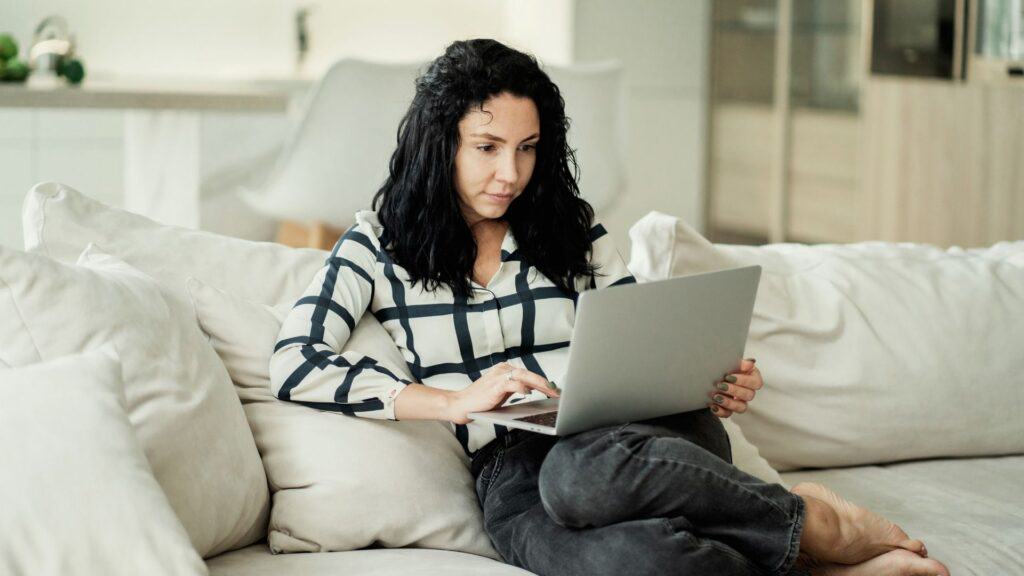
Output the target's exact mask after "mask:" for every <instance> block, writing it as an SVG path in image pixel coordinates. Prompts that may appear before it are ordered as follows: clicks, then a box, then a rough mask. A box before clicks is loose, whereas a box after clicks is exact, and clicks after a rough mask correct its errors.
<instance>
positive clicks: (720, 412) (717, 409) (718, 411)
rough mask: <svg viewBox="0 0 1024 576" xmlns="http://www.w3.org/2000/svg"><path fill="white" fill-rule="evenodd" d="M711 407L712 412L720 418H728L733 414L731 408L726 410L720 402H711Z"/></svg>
mask: <svg viewBox="0 0 1024 576" xmlns="http://www.w3.org/2000/svg"><path fill="white" fill-rule="evenodd" d="M710 407H711V413H712V414H714V415H715V416H718V417H719V418H728V417H729V416H732V411H731V410H726V409H725V408H723V407H721V406H719V405H718V404H711V405H710Z"/></svg>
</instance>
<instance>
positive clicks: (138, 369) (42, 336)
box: [0, 246, 269, 557]
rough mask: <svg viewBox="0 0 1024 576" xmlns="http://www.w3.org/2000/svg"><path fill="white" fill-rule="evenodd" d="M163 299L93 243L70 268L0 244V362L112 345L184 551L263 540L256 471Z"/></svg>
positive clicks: (204, 364) (185, 313) (237, 423)
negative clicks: (185, 538)
mask: <svg viewBox="0 0 1024 576" xmlns="http://www.w3.org/2000/svg"><path fill="white" fill-rule="evenodd" d="M164 296H165V295H164V293H163V292H162V291H161V288H160V286H159V285H158V284H157V283H155V282H154V281H153V280H152V279H151V278H149V277H148V276H146V275H145V274H143V273H142V272H140V271H138V270H136V269H134V268H132V267H131V266H129V265H127V264H125V263H124V262H122V261H120V260H118V259H116V258H114V257H112V256H108V255H105V254H103V253H101V252H99V251H98V250H96V249H95V248H94V247H91V246H90V247H89V248H88V249H87V250H86V251H85V252H84V253H83V254H82V257H81V260H80V265H66V264H62V263H60V262H57V261H55V260H53V259H51V258H48V257H46V256H43V255H40V254H30V253H25V252H18V251H13V250H9V249H5V248H3V247H0V307H2V309H0V331H2V332H3V334H2V335H0V344H2V345H4V346H5V347H7V346H10V348H9V351H10V353H0V356H3V357H4V358H5V360H6V361H8V362H10V363H12V364H13V365H15V366H20V365H23V364H24V363H25V361H26V360H31V359H32V358H36V359H39V360H49V359H53V358H57V357H60V356H64V355H67V354H73V353H77V352H80V351H82V350H85V349H88V348H91V347H94V346H96V345H98V344H101V343H105V342H109V343H112V344H113V345H114V346H116V347H117V349H118V350H119V351H120V353H121V359H122V362H123V365H124V380H125V396H126V398H127V406H128V414H129V418H130V420H131V422H132V425H133V426H134V427H135V431H136V434H137V436H138V438H139V440H140V443H141V445H142V447H143V449H144V450H145V453H146V456H147V458H148V459H149V463H150V465H151V466H152V468H153V472H154V475H155V477H156V479H157V481H158V482H159V483H160V485H161V486H162V487H163V490H164V492H165V493H166V494H167V497H168V499H169V501H170V503H171V506H172V508H173V509H174V511H175V512H176V513H177V515H178V517H179V518H180V519H181V522H182V524H184V526H185V529H186V530H187V532H188V534H189V537H190V538H191V540H192V544H193V545H194V547H195V548H196V549H197V550H198V551H199V553H200V554H201V555H203V556H204V557H205V556H212V555H215V554H218V553H220V552H223V551H227V550H232V549H235V548H239V547H241V546H244V545H247V544H250V543H252V542H256V541H258V540H260V539H261V538H263V536H264V530H265V527H266V519H267V516H268V515H269V496H268V491H267V484H266V475H265V474H264V471H263V466H262V463H261V462H260V459H259V453H258V452H257V450H256V445H255V442H254V441H253V437H252V433H251V432H250V431H249V426H248V424H247V422H246V420H245V414H244V412H243V410H242V407H241V404H240V403H239V401H238V398H237V396H236V395H235V393H234V390H233V387H232V385H231V380H230V378H229V376H228V374H227V372H226V371H225V369H224V365H223V363H221V361H220V359H219V358H218V356H217V354H216V352H214V350H213V348H212V347H211V346H210V344H209V342H208V341H207V339H206V338H205V336H204V335H203V334H202V332H201V331H200V330H199V327H198V326H197V325H196V322H195V318H194V314H193V313H192V310H191V308H190V307H189V306H188V305H187V303H184V302H180V301H179V300H178V299H175V298H165V297H164ZM3 352H7V350H4V351H3Z"/></svg>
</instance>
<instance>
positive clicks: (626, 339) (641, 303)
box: [467, 266, 761, 436]
mask: <svg viewBox="0 0 1024 576" xmlns="http://www.w3.org/2000/svg"><path fill="white" fill-rule="evenodd" d="M760 279H761V267H760V266H747V267H743V268H735V269H732V270H721V271H718V272H709V273H705V274H693V275H690V276H682V277H679V278H672V279H669V280H661V281H658V282H647V283H644V284H625V285H622V286H615V287H611V288H605V289H603V290H588V291H586V292H583V293H582V294H580V296H579V300H578V301H577V306H576V325H575V328H574V329H573V334H572V341H571V342H570V344H569V364H568V367H567V369H566V373H565V376H564V378H563V381H562V382H556V384H557V385H558V386H559V388H560V389H561V396H560V398H546V399H543V400H538V401H533V402H524V403H522V404H512V405H509V406H505V407H502V408H498V409H496V410H490V411H487V412H471V413H469V414H467V417H469V418H470V419H472V420H476V421H482V422H493V423H495V424H501V425H503V426H507V427H509V428H522V429H524V430H530V431H533V432H540V433H542V434H551V435H555V436H564V435H567V434H575V433H577V432H583V431H585V430H591V429H593V428H597V427H600V426H608V425H613V424H623V423H626V422H635V421H637V420H646V419H648V418H656V417H658V416H665V415H668V414H676V413H679V412H687V411H690V410H696V409H698V408H703V407H705V406H706V405H707V404H708V402H709V401H710V398H709V397H708V392H709V391H710V390H712V389H714V386H715V383H716V382H718V381H719V380H721V379H722V377H723V376H724V375H725V374H727V373H729V372H730V371H732V370H735V369H737V368H738V367H739V365H740V361H741V360H742V358H743V348H744V345H745V344H746V341H747V331H748V330H749V329H750V317H751V314H752V313H753V310H754V297H755V296H756V294H757V284H758V282H759V281H760Z"/></svg>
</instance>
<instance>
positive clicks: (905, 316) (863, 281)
mask: <svg viewBox="0 0 1024 576" xmlns="http://www.w3.org/2000/svg"><path fill="white" fill-rule="evenodd" d="M630 235H631V237H632V238H633V253H632V258H631V264H630V267H631V269H632V270H633V271H634V273H635V274H637V275H638V277H641V278H647V279H657V278H667V277H671V276H679V275H683V274H691V273H697V272H705V271H712V270H719V269H723V268H732V267H736V266H743V265H748V264H759V265H761V266H762V276H761V284H760V286H759V288H758V293H757V301H756V303H755V305H754V317H753V320H752V322H751V326H750V336H749V341H748V344H747V355H748V356H753V357H756V358H757V359H758V366H759V367H760V369H761V370H762V373H763V374H764V378H765V388H764V390H762V391H761V392H760V393H759V394H758V396H757V399H756V400H755V401H754V402H753V403H752V404H751V408H750V411H749V412H748V413H746V414H742V415H738V416H737V417H736V418H737V423H738V424H739V425H740V427H741V428H742V429H743V432H744V433H745V434H746V435H747V437H748V438H749V439H750V440H751V441H752V442H753V443H754V444H755V445H757V446H758V448H759V449H760V451H761V454H762V455H764V456H765V457H766V458H767V459H768V460H769V462H771V463H772V464H773V465H774V466H775V467H776V468H777V469H793V468H798V467H832V466H851V465H858V464H867V463H882V462H893V461H898V460H906V459H913V458H929V457H940V456H977V455H998V454H1019V453H1024V419H1022V418H1020V414H1021V412H1022V410H1024V370H1021V363H1022V362H1024V352H1022V350H1024V348H1022V346H1021V343H1022V342H1024V322H1021V321H1020V319H1021V318H1024V242H1003V243H1000V244H997V245H995V246H992V247H990V248H985V249H972V250H963V249H960V248H950V249H949V250H943V249H940V248H937V247H934V246H927V245H915V244H893V243H884V242H865V243H859V244H848V245H816V246H807V245H802V244H774V245H769V246H762V247H754V246H730V245H723V244H718V245H713V244H711V243H709V242H708V241H707V240H705V239H704V238H702V237H701V236H700V235H699V234H698V233H697V232H695V231H694V230H693V229H692V228H690V227H689V226H687V225H686V224H685V223H684V222H682V221H681V220H679V219H677V218H674V217H671V216H667V215H664V214H659V213H656V212H655V213H651V214H649V215H648V216H646V217H645V218H643V219H642V220H640V221H639V222H637V223H636V224H635V225H634V227H633V229H632V230H631V231H630Z"/></svg>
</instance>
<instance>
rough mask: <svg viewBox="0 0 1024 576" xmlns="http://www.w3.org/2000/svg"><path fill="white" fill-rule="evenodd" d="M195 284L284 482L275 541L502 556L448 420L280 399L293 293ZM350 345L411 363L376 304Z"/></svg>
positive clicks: (286, 548) (279, 486)
mask: <svg viewBox="0 0 1024 576" xmlns="http://www.w3.org/2000/svg"><path fill="white" fill-rule="evenodd" d="M188 288H189V291H190V292H191V294H192V298H193V302H194V303H195V307H196V313H197V316H198V320H199V323H200V325H201V326H202V328H203V330H204V331H205V332H206V333H207V334H209V336H210V341H211V343H212V344H213V346H214V348H215V349H216V350H217V352H218V353H219V354H220V355H221V358H222V359H223V361H224V364H225V365H226V366H227V367H228V372H229V373H230V374H231V377H232V379H233V380H234V382H235V385H236V387H237V389H238V394H239V397H241V398H242V402H243V404H244V406H245V410H246V413H247V415H248V417H249V423H250V425H251V426H252V430H253V434H254V435H255V437H256V444H257V446H259V449H260V453H261V454H262V456H263V463H264V465H265V467H266V470H267V477H268V478H269V480H270V485H271V490H272V491H273V492H274V497H273V499H274V504H273V507H272V509H271V515H270V536H269V540H270V548H271V550H273V551H274V552H313V551H316V552H326V551H339V550H353V549H357V548H364V547H366V546H370V545H371V544H374V543H376V544H380V545H382V546H385V547H403V546H416V547H422V548H440V549H445V550H457V551H462V552H469V553H473V554H478V555H482V556H487V557H490V558H496V559H497V558H499V556H498V554H497V553H496V552H495V551H494V549H493V547H492V546H491V543H490V540H489V539H488V537H487V535H486V534H485V533H484V531H483V521H482V516H481V512H480V505H479V504H478V503H477V499H476V492H475V491H474V487H473V478H472V476H471V475H470V473H469V470H468V462H467V461H466V459H465V455H464V454H463V452H462V449H461V447H460V446H459V444H458V442H457V441H456V440H455V436H454V434H453V433H452V430H451V429H450V428H449V426H447V425H446V424H445V423H442V422H437V421H382V420H370V419H364V418H354V417H351V416H345V415H342V414H336V413H330V412H321V411H318V410H313V409H311V408H307V407H305V406H300V405H298V404H292V403H289V402H283V401H280V400H278V399H277V398H275V397H274V395H273V394H272V393H271V392H270V380H269V379H270V376H269V371H268V370H269V364H270V355H271V352H272V351H273V347H274V343H275V340H276V339H277V335H278V333H279V332H280V329H281V323H282V321H283V320H284V317H285V315H286V314H287V313H288V310H289V309H290V308H291V306H292V304H293V303H292V302H287V303H284V304H282V305H280V306H278V307H271V306H267V305H262V304H258V303H254V302H249V301H246V300H244V299H242V298H239V297H237V296H234V295H231V294H228V293H226V292H224V291H222V290H218V289H217V288H214V287H212V286H209V285H207V284H205V283H203V282H201V281H199V280H196V279H190V280H189V282H188ZM345 350H360V351H365V352H367V353H372V355H373V356H374V357H375V358H378V359H380V360H386V361H388V363H389V365H391V366H396V367H401V368H402V369H405V366H406V364H405V360H404V359H403V358H402V356H401V354H400V353H399V351H398V348H397V347H396V346H395V344H394V342H393V341H392V340H391V338H390V336H388V334H387V332H386V331H385V330H384V327H383V326H381V325H380V323H379V322H378V321H377V319H376V318H374V317H373V316H372V315H365V316H363V318H362V319H361V320H360V321H359V324H358V325H357V326H356V329H355V331H354V332H353V333H352V337H351V338H350V339H349V341H348V342H347V343H346V345H345ZM406 377H409V378H411V377H410V376H408V374H406Z"/></svg>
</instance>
